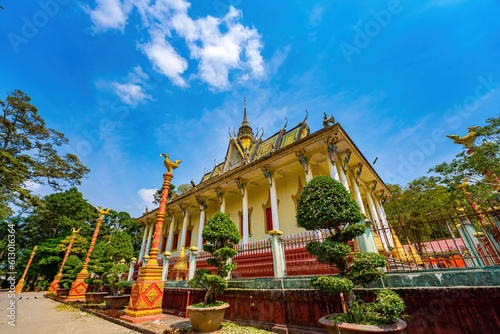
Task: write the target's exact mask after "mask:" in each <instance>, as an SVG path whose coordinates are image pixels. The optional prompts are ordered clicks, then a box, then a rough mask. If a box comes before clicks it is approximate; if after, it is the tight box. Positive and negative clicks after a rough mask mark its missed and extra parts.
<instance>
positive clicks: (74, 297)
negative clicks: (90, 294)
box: [65, 206, 111, 301]
mask: <svg viewBox="0 0 500 334" xmlns="http://www.w3.org/2000/svg"><path fill="white" fill-rule="evenodd" d="M98 208H99V214H100V215H101V216H100V217H99V218H97V225H96V227H95V230H94V235H93V236H92V241H91V242H90V246H89V250H88V252H87V257H86V258H85V262H84V263H83V268H82V271H80V272H79V273H78V274H77V275H76V280H75V281H74V282H73V284H71V289H70V290H69V293H68V298H66V299H65V301H85V293H86V292H87V286H88V284H87V283H85V282H84V280H85V279H86V278H88V277H89V276H90V275H89V273H88V271H87V268H88V267H89V261H90V254H91V253H92V250H93V249H94V246H95V242H96V240H97V235H98V234H99V229H100V228H101V224H102V218H103V217H104V215H107V214H108V213H109V211H111V209H107V210H103V209H102V206H98Z"/></svg>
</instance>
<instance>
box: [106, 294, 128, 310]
mask: <svg viewBox="0 0 500 334" xmlns="http://www.w3.org/2000/svg"><path fill="white" fill-rule="evenodd" d="M129 300H130V295H123V296H107V297H104V301H105V302H106V307H107V308H111V309H122V308H125V306H127V305H128V302H129Z"/></svg>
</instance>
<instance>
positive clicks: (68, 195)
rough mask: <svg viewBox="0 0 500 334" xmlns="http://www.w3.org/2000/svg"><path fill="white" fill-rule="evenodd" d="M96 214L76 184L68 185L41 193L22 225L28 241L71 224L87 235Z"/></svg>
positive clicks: (42, 238)
mask: <svg viewBox="0 0 500 334" xmlns="http://www.w3.org/2000/svg"><path fill="white" fill-rule="evenodd" d="M97 217H98V214H97V209H96V208H95V207H93V206H92V205H91V204H90V203H89V202H87V200H86V199H84V198H83V195H82V193H80V192H79V191H78V190H77V189H76V188H70V189H68V190H66V191H64V192H59V193H53V194H50V195H47V196H45V197H44V198H43V201H42V203H41V205H40V206H38V207H36V208H35V209H34V210H33V211H32V212H31V213H30V215H29V216H28V217H26V219H25V226H23V229H24V230H25V231H26V233H27V235H28V236H29V239H30V242H31V243H32V244H33V245H37V244H40V243H42V242H44V241H45V240H47V239H49V238H55V237H57V236H59V235H60V234H61V233H68V232H69V231H71V229H72V228H76V229H80V228H81V231H80V233H79V234H80V235H81V236H84V237H86V236H90V235H91V234H92V231H93V227H94V226H95V224H96V222H97Z"/></svg>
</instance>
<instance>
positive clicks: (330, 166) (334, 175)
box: [326, 155, 340, 182]
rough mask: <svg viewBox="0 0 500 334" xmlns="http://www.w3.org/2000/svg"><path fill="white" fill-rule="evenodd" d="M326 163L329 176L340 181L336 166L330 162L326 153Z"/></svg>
mask: <svg viewBox="0 0 500 334" xmlns="http://www.w3.org/2000/svg"><path fill="white" fill-rule="evenodd" d="M326 163H327V165H328V169H329V170H330V176H331V177H332V179H335V180H337V181H339V182H340V178H339V173H338V171H337V168H336V167H335V165H334V164H333V163H332V161H331V160H330V157H329V156H328V155H327V156H326Z"/></svg>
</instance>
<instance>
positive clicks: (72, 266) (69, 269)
mask: <svg viewBox="0 0 500 334" xmlns="http://www.w3.org/2000/svg"><path fill="white" fill-rule="evenodd" d="M82 269H83V261H82V260H80V259H79V258H78V256H76V255H70V256H68V259H67V260H66V263H65V264H64V267H63V273H62V277H61V279H60V280H59V287H60V288H61V289H69V288H71V284H72V283H73V282H74V281H75V279H76V275H78V273H79V272H80V271H82Z"/></svg>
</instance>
